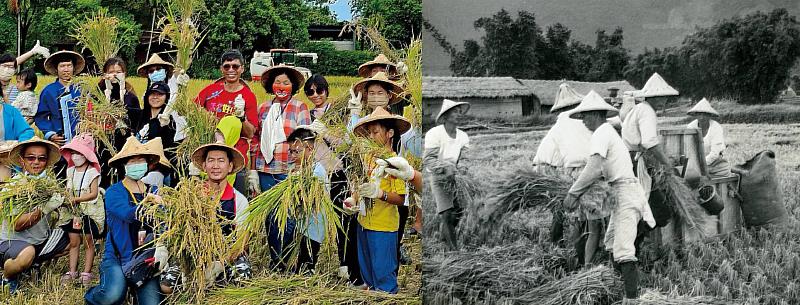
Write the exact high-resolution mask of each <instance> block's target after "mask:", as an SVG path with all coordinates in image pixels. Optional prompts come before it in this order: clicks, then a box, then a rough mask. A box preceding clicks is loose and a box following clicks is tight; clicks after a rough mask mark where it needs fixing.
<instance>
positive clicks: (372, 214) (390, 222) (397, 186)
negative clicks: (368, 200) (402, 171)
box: [358, 177, 407, 232]
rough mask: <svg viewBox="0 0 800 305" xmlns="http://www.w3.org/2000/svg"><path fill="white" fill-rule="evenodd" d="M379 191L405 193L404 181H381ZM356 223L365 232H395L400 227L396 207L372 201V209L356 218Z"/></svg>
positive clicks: (394, 179) (387, 179) (391, 178)
mask: <svg viewBox="0 0 800 305" xmlns="http://www.w3.org/2000/svg"><path fill="white" fill-rule="evenodd" d="M381 190H383V191H384V192H392V193H395V194H400V195H405V194H406V193H407V192H406V183H405V181H403V180H400V179H397V178H394V177H389V178H383V179H381ZM358 223H360V224H361V226H362V227H364V229H367V230H372V231H380V232H397V228H398V227H399V226H400V214H399V213H398V212H397V206H396V205H393V204H390V203H387V202H385V201H383V200H380V199H374V200H373V204H372V208H370V209H367V213H366V215H359V216H358Z"/></svg>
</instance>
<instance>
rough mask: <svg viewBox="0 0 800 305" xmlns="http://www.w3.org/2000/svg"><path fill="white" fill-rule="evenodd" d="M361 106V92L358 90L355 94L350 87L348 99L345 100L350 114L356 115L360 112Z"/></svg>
mask: <svg viewBox="0 0 800 305" xmlns="http://www.w3.org/2000/svg"><path fill="white" fill-rule="evenodd" d="M361 107H363V105H362V104H361V92H358V94H356V93H355V92H353V88H350V100H349V101H347V109H349V110H350V114H351V115H352V114H356V115H358V114H360V113H361Z"/></svg>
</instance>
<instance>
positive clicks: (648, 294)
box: [639, 289, 741, 305]
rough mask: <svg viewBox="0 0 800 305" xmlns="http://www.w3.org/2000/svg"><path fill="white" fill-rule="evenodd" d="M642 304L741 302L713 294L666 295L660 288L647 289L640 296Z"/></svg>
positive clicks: (691, 304)
mask: <svg viewBox="0 0 800 305" xmlns="http://www.w3.org/2000/svg"><path fill="white" fill-rule="evenodd" d="M639 304H640V305H724V304H741V303H740V302H735V301H733V300H723V299H720V298H717V297H712V296H686V295H679V294H677V293H674V292H673V293H669V294H668V295H664V294H662V293H661V292H659V291H658V290H653V289H647V290H646V291H645V292H644V293H642V295H640V296H639Z"/></svg>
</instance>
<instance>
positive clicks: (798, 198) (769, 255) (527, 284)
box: [423, 110, 800, 305]
mask: <svg viewBox="0 0 800 305" xmlns="http://www.w3.org/2000/svg"><path fill="white" fill-rule="evenodd" d="M684 111H685V110H684ZM685 122H686V120H685V119H684V118H683V117H667V118H663V120H661V121H660V122H659V126H660V127H667V126H678V125H679V124H683V123H685ZM467 125H469V124H467ZM723 128H724V129H725V138H726V142H727V145H728V146H727V149H726V151H725V157H726V159H727V160H728V161H729V162H730V163H731V165H736V164H741V163H744V161H746V160H748V159H750V158H751V157H752V156H754V155H755V154H756V153H758V152H761V151H763V150H772V151H774V152H775V154H776V163H777V168H778V176H779V178H780V181H781V190H782V193H783V198H784V204H785V205H786V207H787V210H788V212H789V214H790V219H791V225H790V226H789V227H788V228H785V229H783V230H778V229H773V230H772V231H767V230H744V229H743V230H741V231H738V232H735V233H732V234H731V235H729V236H719V237H715V238H711V239H708V240H706V241H705V242H703V243H695V244H691V245H687V246H685V247H684V248H679V247H669V246H656V245H654V244H652V243H650V242H648V241H647V240H646V241H645V249H646V250H645V251H644V253H643V254H641V255H640V257H639V258H640V260H641V263H640V270H642V272H641V273H640V286H641V296H642V303H641V304H774V305H782V304H800V293H798V292H797V291H798V288H799V287H800V281H799V280H798V275H800V230H798V229H799V228H800V222H798V221H797V219H796V216H795V215H797V214H798V213H800V189H798V182H800V124H788V125H771V124H723ZM546 132H547V130H546V128H544V129H534V130H528V131H522V132H517V131H514V130H507V129H498V130H494V131H486V130H481V131H479V132H471V133H470V146H471V147H472V148H471V150H470V155H469V156H468V163H467V166H468V168H469V171H470V173H471V174H472V175H473V176H475V178H476V180H477V181H478V182H479V184H480V188H481V189H480V190H479V191H478V193H481V194H486V193H491V192H492V191H493V190H494V189H496V188H497V187H498V185H497V184H496V183H497V182H498V181H500V180H501V179H502V177H504V176H507V175H509V173H511V172H515V169H517V168H520V167H523V166H530V165H531V164H532V160H533V157H534V154H535V152H536V149H537V147H538V145H539V142H540V141H541V139H542V138H543V137H544V135H545V134H546ZM425 200H426V201H425V202H426V203H427V202H433V201H432V200H433V198H432V196H431V195H429V194H427V193H426V198H425ZM476 200H478V201H480V200H485V198H479V199H476ZM432 205H434V204H428V205H426V207H425V211H426V214H425V216H426V218H425V219H426V222H425V230H424V231H425V232H426V235H427V236H434V238H427V239H425V244H424V251H425V257H424V259H425V264H424V271H423V272H424V274H425V281H424V287H423V300H424V301H425V303H426V304H529V303H536V304H543V303H551V302H554V303H552V304H613V303H616V302H618V301H620V300H621V299H622V295H621V292H620V290H614V289H608V290H606V291H605V292H604V293H599V294H597V295H594V298H587V299H580V300H578V299H572V300H569V301H558V302H555V301H553V299H554V298H546V297H543V296H541V295H538V296H536V295H532V294H531V293H530V292H532V291H539V290H541V289H540V288H539V287H540V286H542V285H547V284H552V285H555V284H560V285H566V284H572V286H563V287H564V289H565V290H564V291H562V292H561V293H558V294H559V295H560V294H562V293H577V292H576V291H572V290H580V291H579V292H587V293H588V292H593V291H596V290H591V289H589V287H582V286H581V285H580V284H581V283H579V282H575V281H574V280H572V279H570V278H568V276H569V275H570V274H574V273H575V272H579V271H581V269H578V268H579V267H577V258H576V256H575V251H574V250H573V246H572V245H570V244H567V245H555V244H553V243H551V242H550V240H549V239H550V237H549V232H550V223H551V215H550V213H548V212H539V211H535V210H533V209H531V210H520V211H516V212H513V213H510V214H507V215H506V216H505V219H503V220H502V221H500V222H498V223H495V224H493V225H492V228H491V229H492V230H495V231H496V232H501V233H499V234H495V235H493V237H492V238H489V239H487V240H484V241H483V242H484V245H483V246H479V247H467V248H462V249H461V250H460V251H453V252H447V251H445V250H444V249H445V246H444V244H443V243H442V242H441V241H440V240H439V238H438V219H437V218H436V217H435V213H434V211H433V207H432ZM476 212H477V211H474V210H467V211H465V213H476ZM463 219H466V216H465V217H464V218H462V224H463ZM569 231H570V230H567V231H565V234H564V236H565V237H568V236H570V233H571V232H569ZM521 245H522V246H521ZM510 249H511V250H513V249H521V250H520V251H522V250H524V253H523V254H516V255H514V254H513V253H511V252H513V251H509V250H510ZM598 255H599V256H600V258H595V263H599V264H606V265H607V264H608V263H607V261H608V258H607V255H608V254H607V253H605V252H604V251H602V252H601V253H599V254H598ZM542 257H547V258H549V259H548V260H542V259H541V258H542ZM552 262H557V263H552ZM570 281H572V282H570ZM509 285H516V286H515V287H513V289H512V288H511V287H509ZM615 287H616V288H615V289H621V284H619V286H615ZM451 293H452V297H451ZM608 295H611V296H612V297H610V298H607V297H608Z"/></svg>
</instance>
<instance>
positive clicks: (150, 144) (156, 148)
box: [144, 137, 172, 168]
mask: <svg viewBox="0 0 800 305" xmlns="http://www.w3.org/2000/svg"><path fill="white" fill-rule="evenodd" d="M144 146H145V147H147V149H149V150H150V151H151V152H153V153H155V154H157V155H158V163H159V164H161V165H163V166H166V167H169V168H172V164H171V163H169V159H167V156H165V155H164V143H163V142H162V141H161V137H157V138H155V139H152V140H150V141H147V142H146V143H144Z"/></svg>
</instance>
